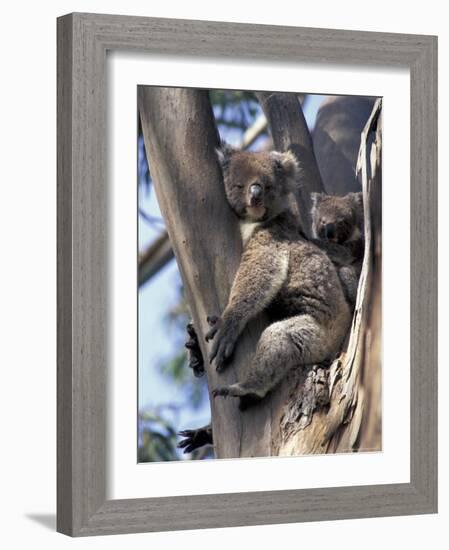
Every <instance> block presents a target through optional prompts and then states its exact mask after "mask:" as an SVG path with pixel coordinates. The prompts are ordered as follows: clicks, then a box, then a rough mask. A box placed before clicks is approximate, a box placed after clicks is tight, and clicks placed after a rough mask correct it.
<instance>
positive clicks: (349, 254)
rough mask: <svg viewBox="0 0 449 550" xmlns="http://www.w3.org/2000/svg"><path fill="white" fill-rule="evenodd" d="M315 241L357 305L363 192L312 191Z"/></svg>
mask: <svg viewBox="0 0 449 550" xmlns="http://www.w3.org/2000/svg"><path fill="white" fill-rule="evenodd" d="M311 197H312V210H311V217H312V233H313V237H314V242H315V244H317V245H318V246H319V247H320V248H322V249H323V250H325V251H326V253H327V254H328V256H329V257H330V258H331V260H332V261H333V263H334V264H335V266H336V267H337V270H338V274H339V277H340V280H341V282H342V284H343V287H344V290H345V294H346V297H347V299H348V301H349V303H350V304H351V305H352V306H353V305H355V301H356V298H357V288H358V283H359V278H360V272H361V270H362V263H363V255H364V252H365V237H364V215H363V196H362V193H361V192H359V193H348V194H347V195H345V196H343V197H337V196H334V195H326V194H325V193H312V195H311Z"/></svg>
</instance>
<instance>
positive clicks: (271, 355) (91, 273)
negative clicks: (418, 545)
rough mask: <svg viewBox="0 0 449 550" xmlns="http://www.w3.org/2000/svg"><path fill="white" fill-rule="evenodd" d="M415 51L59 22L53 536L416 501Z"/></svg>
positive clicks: (431, 308) (325, 516) (105, 21)
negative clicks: (55, 506)
mask: <svg viewBox="0 0 449 550" xmlns="http://www.w3.org/2000/svg"><path fill="white" fill-rule="evenodd" d="M436 213H437V39H436V37H433V36H421V35H403V34H386V33H368V32H355V31H344V30H328V29H308V28H297V27H275V26H266V25H246V24H231V23H215V22H205V21H187V20H174V19H153V18H141V17H127V16H116V15H97V14H95V15H94V14H70V15H66V16H64V17H61V18H59V19H58V510H57V528H58V531H60V532H62V533H65V534H68V535H71V536H84V535H100V534H115V533H131V532H143V531H163V530H179V529H196V528H212V527H229V526H239V525H261V524H268V523H288V522H301V521H317V520H330V519H344V518H361V517H376V516H392V515H405V514H423V513H435V512H436V511H437V344H436V342H437V305H436V304H437V214H436Z"/></svg>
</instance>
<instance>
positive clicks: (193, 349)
mask: <svg viewBox="0 0 449 550" xmlns="http://www.w3.org/2000/svg"><path fill="white" fill-rule="evenodd" d="M186 331H187V335H188V339H187V340H186V342H185V344H184V347H185V348H186V349H187V363H188V365H189V367H190V368H191V369H192V371H193V374H194V376H195V377H196V378H200V377H201V376H203V375H204V373H205V372H206V371H205V369H204V359H203V354H202V353H201V348H200V345H199V342H198V336H197V334H196V330H195V327H194V325H193V321H191V322H190V323H188V324H187V326H186Z"/></svg>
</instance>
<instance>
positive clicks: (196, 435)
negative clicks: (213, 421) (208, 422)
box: [177, 426, 212, 453]
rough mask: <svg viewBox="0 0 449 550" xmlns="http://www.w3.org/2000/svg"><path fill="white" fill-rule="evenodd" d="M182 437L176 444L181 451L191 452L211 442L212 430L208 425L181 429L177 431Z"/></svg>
mask: <svg viewBox="0 0 449 550" xmlns="http://www.w3.org/2000/svg"><path fill="white" fill-rule="evenodd" d="M178 435H179V436H181V437H184V438H185V439H183V440H182V441H180V442H179V443H178V445H177V447H178V449H183V453H191V452H192V451H194V450H195V449H199V448H200V447H203V446H204V445H207V444H212V430H211V428H210V426H205V427H204V428H198V429H197V430H183V431H181V432H179V433H178Z"/></svg>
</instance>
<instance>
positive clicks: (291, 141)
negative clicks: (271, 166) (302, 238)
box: [256, 92, 324, 234]
mask: <svg viewBox="0 0 449 550" xmlns="http://www.w3.org/2000/svg"><path fill="white" fill-rule="evenodd" d="M256 97H257V99H258V100H259V103H260V105H261V107H262V109H263V111H264V113H265V116H266V118H267V120H268V124H269V127H270V130H271V135H272V137H273V144H274V147H275V149H276V150H278V151H286V150H287V149H288V148H291V149H292V150H293V152H294V153H295V155H296V157H297V159H298V161H299V162H300V167H301V181H300V185H299V186H298V188H297V190H296V200H297V202H298V208H299V213H300V216H301V221H302V225H303V229H304V231H305V232H306V233H307V234H310V226H311V220H310V209H311V207H312V204H311V199H310V194H311V193H312V192H313V191H317V192H323V191H324V188H323V183H322V181H321V176H320V172H319V170H318V166H317V163H316V159H315V154H314V152H313V145H312V138H311V137H310V133H309V130H308V128H307V123H306V120H305V118H304V113H303V112H302V107H301V105H300V102H299V100H298V96H297V94H294V93H276V92H275V93H273V92H256Z"/></svg>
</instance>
